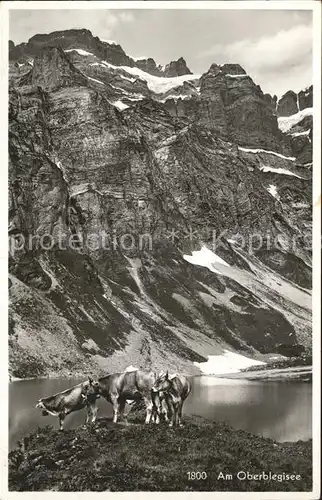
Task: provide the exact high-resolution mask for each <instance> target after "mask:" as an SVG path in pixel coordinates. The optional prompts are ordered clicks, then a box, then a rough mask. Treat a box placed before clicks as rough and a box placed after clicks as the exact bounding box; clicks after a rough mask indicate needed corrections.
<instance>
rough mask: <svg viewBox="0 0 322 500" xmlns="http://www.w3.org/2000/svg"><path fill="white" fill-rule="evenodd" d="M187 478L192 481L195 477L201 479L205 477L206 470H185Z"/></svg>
mask: <svg viewBox="0 0 322 500" xmlns="http://www.w3.org/2000/svg"><path fill="white" fill-rule="evenodd" d="M187 476H188V480H189V481H193V480H195V479H197V481H200V480H202V479H207V472H205V471H202V472H199V471H192V472H187Z"/></svg>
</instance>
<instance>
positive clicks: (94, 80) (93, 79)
mask: <svg viewBox="0 0 322 500" xmlns="http://www.w3.org/2000/svg"><path fill="white" fill-rule="evenodd" d="M86 78H88V79H89V80H92V81H93V82H97V83H100V84H101V85H105V83H103V82H101V80H96V78H92V77H91V76H87V75H86Z"/></svg>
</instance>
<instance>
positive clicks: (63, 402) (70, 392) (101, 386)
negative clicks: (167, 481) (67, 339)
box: [36, 369, 191, 431]
mask: <svg viewBox="0 0 322 500" xmlns="http://www.w3.org/2000/svg"><path fill="white" fill-rule="evenodd" d="M190 391H191V385H190V382H189V380H188V379H187V378H186V377H185V376H183V375H178V374H175V375H169V374H168V372H166V373H164V372H161V373H160V374H156V373H154V372H152V371H143V370H138V369H133V370H131V371H125V372H122V373H112V374H109V375H106V376H105V377H101V378H99V379H97V380H94V379H93V378H91V377H89V378H88V380H86V381H85V382H82V383H80V384H77V385H75V386H73V387H71V388H70V389H67V390H66V391H63V392H59V393H58V394H54V395H53V396H49V397H47V398H42V399H39V401H38V402H37V404H36V408H39V409H41V410H42V414H43V415H44V416H46V415H49V414H50V415H54V416H58V418H59V429H60V430H61V431H62V430H63V425H64V420H65V418H66V416H67V415H68V414H69V413H72V412H74V411H77V410H81V409H83V408H86V409H87V413H86V422H85V423H86V424H89V423H95V422H96V417H97V410H98V408H97V399H98V398H99V397H101V396H102V397H103V398H105V399H106V401H108V402H109V403H112V405H113V422H115V423H116V422H117V420H118V417H120V419H124V420H126V415H124V409H125V404H126V402H128V403H133V402H134V401H138V400H143V401H144V404H145V409H146V418H145V423H146V424H149V423H150V422H154V423H156V424H158V423H159V422H160V418H163V419H164V420H165V421H166V422H168V423H169V426H171V427H172V426H173V425H179V426H182V421H181V418H182V407H183V403H184V401H185V400H186V398H187V397H188V395H189V393H190Z"/></svg>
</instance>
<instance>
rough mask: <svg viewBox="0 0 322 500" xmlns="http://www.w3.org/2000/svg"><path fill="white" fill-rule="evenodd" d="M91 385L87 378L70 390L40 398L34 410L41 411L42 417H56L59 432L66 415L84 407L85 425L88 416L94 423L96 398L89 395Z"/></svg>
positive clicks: (89, 379)
mask: <svg viewBox="0 0 322 500" xmlns="http://www.w3.org/2000/svg"><path fill="white" fill-rule="evenodd" d="M92 383H93V380H92V379H91V378H90V377H89V378H88V380H86V381H85V382H82V383H81V384H77V385H74V386H73V387H71V388H70V389H66V391H63V392H59V393H58V394H54V395H53V396H49V397H47V398H41V399H39V401H38V403H37V404H36V408H40V409H41V410H42V414H43V416H46V415H49V414H50V415H54V416H57V417H58V418H59V430H61V431H62V430H64V429H63V424H64V420H65V417H66V415H68V414H69V413H72V412H74V411H77V410H81V409H82V408H85V407H87V415H86V423H88V422H89V420H90V416H92V422H94V421H95V420H96V413H97V406H96V398H93V397H91V395H90V388H91V387H92ZM87 394H88V396H89V397H88V398H87Z"/></svg>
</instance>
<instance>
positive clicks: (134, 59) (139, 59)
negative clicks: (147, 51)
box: [131, 56, 149, 61]
mask: <svg viewBox="0 0 322 500" xmlns="http://www.w3.org/2000/svg"><path fill="white" fill-rule="evenodd" d="M131 58H132V59H133V61H145V60H146V59H149V58H148V57H145V56H141V57H133V56H131Z"/></svg>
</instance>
